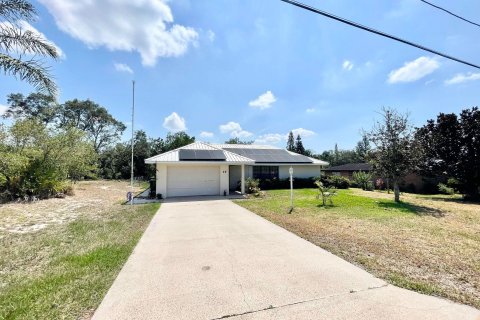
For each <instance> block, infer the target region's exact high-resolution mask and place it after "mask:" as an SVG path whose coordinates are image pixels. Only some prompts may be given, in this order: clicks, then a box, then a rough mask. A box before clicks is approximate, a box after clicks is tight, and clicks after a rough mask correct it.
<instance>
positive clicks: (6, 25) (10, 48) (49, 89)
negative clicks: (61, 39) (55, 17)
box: [0, 0, 60, 95]
mask: <svg viewBox="0 0 480 320" xmlns="http://www.w3.org/2000/svg"><path fill="white" fill-rule="evenodd" d="M35 17H36V11H35V8H34V7H33V6H32V5H31V4H30V3H29V2H27V1H24V0H2V1H0V23H1V27H0V69H2V70H3V73H4V74H7V75H12V76H14V77H15V78H17V79H20V80H24V81H26V82H28V83H30V84H31V85H33V86H34V87H35V88H37V89H38V90H39V91H40V92H42V93H45V94H49V95H55V94H56V93H57V86H56V84H55V82H54V81H53V79H52V76H51V75H50V73H49V70H48V67H46V66H45V61H44V58H52V59H57V58H58V57H59V56H60V53H59V52H58V49H57V48H56V47H55V46H54V45H53V44H52V43H50V42H49V41H48V40H46V39H44V38H43V37H42V36H41V35H40V34H38V33H35V32H32V31H31V30H25V29H24V28H22V26H21V25H20V23H19V21H27V22H32V21H34V20H35Z"/></svg>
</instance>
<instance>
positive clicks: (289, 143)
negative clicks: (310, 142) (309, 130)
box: [287, 131, 295, 152]
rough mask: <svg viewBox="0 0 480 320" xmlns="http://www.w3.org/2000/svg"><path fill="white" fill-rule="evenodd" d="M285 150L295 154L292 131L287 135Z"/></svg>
mask: <svg viewBox="0 0 480 320" xmlns="http://www.w3.org/2000/svg"><path fill="white" fill-rule="evenodd" d="M287 150H288V151H292V152H295V138H294V137H293V132H292V131H290V133H289V134H288V140H287Z"/></svg>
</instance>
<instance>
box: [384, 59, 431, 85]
mask: <svg viewBox="0 0 480 320" xmlns="http://www.w3.org/2000/svg"><path fill="white" fill-rule="evenodd" d="M439 67H440V63H438V61H437V60H435V58H429V57H420V58H418V59H415V60H413V61H409V62H405V64H404V65H403V67H401V68H399V69H396V70H392V71H391V72H390V74H389V75H388V83H398V82H413V81H417V80H419V79H421V78H423V77H425V76H426V75H429V74H430V73H432V72H433V71H435V70H436V69H438V68H439Z"/></svg>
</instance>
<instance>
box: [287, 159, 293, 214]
mask: <svg viewBox="0 0 480 320" xmlns="http://www.w3.org/2000/svg"><path fill="white" fill-rule="evenodd" d="M288 171H289V172H290V208H292V209H293V167H290V170H288Z"/></svg>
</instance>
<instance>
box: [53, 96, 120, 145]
mask: <svg viewBox="0 0 480 320" xmlns="http://www.w3.org/2000/svg"><path fill="white" fill-rule="evenodd" d="M59 118H60V119H59V126H60V127H61V128H65V127H74V128H78V129H80V130H83V131H85V132H86V133H87V135H88V137H89V138H90V139H91V140H92V142H93V147H94V148H95V151H96V152H99V151H100V150H101V149H103V148H104V147H106V146H108V145H110V144H111V143H112V142H114V141H116V140H118V139H119V138H120V136H121V134H122V133H123V131H125V129H126V127H125V125H124V124H123V123H122V122H120V121H118V120H117V119H115V118H114V117H113V116H112V115H111V114H110V113H109V112H108V111H107V109H105V108H104V107H102V106H100V105H98V104H97V103H95V102H93V101H91V100H78V99H74V100H70V101H66V102H65V103H64V104H63V105H62V108H61V112H60V115H59Z"/></svg>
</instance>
